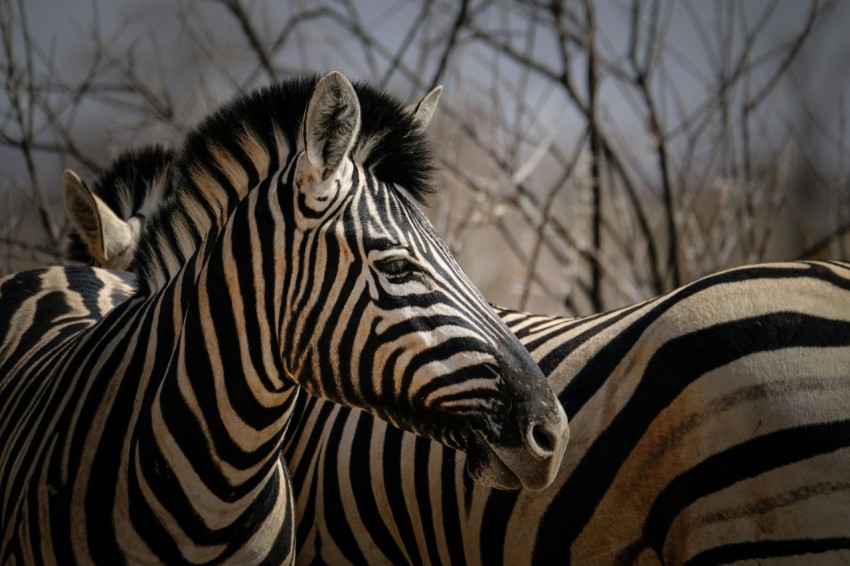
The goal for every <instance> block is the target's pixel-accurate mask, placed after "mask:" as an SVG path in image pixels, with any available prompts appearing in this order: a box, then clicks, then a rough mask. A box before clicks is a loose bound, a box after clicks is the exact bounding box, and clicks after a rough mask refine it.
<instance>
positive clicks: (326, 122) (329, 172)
mask: <svg viewBox="0 0 850 566" xmlns="http://www.w3.org/2000/svg"><path fill="white" fill-rule="evenodd" d="M359 132H360V102H359V101H358V100H357V93H356V92H354V87H353V86H351V83H350V82H349V81H348V79H347V78H345V76H344V75H343V74H342V73H339V72H337V71H334V72H332V73H329V74H327V75H325V76H324V77H322V79H321V80H319V82H318V83H317V84H316V87H315V89H314V90H313V95H312V96H311V97H310V101H309V102H308V103H307V111H306V112H305V114H304V120H303V133H304V149H305V150H306V151H305V157H306V160H307V162H308V165H310V166H311V167H312V169H313V171H312V173H313V175H310V176H311V177H318V179H317V181H318V183H319V184H323V182H324V181H327V180H328V179H329V178H332V177H333V176H334V174H335V173H336V172H337V170H338V169H339V167H340V165H341V164H342V162H343V160H344V159H345V157H346V156H347V155H348V153H349V152H350V151H351V148H352V147H353V146H354V140H355V139H357V134H358V133H359Z"/></svg>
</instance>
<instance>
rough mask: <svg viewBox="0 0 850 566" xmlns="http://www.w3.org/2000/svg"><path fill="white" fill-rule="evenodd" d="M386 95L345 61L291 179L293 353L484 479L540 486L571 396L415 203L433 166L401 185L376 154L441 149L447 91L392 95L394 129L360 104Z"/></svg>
mask: <svg viewBox="0 0 850 566" xmlns="http://www.w3.org/2000/svg"><path fill="white" fill-rule="evenodd" d="M375 96H376V93H374V92H373V91H369V90H366V89H365V88H364V87H362V85H360V88H359V89H358V90H357V91H356V90H355V89H354V87H353V86H352V85H351V83H349V81H348V80H347V79H346V78H345V77H344V76H343V75H341V74H339V73H331V74H330V75H327V76H326V77H324V78H323V79H322V80H320V81H319V82H318V83H317V84H316V86H315V89H314V91H313V94H312V96H311V98H310V100H309V102H308V105H307V108H306V112H305V116H304V119H303V121H302V124H301V129H300V136H299V138H300V139H299V142H300V144H299V147H300V149H301V151H300V152H299V153H298V154H297V155H296V156H295V158H294V159H293V161H292V162H291V166H290V168H289V169H288V171H287V172H285V174H284V175H283V176H282V177H281V181H280V185H281V186H280V187H279V188H278V191H277V195H278V199H279V204H280V213H281V215H282V216H283V218H284V225H285V226H287V227H292V228H291V253H290V254H288V255H289V257H290V258H292V259H291V260H292V261H293V262H295V263H296V264H297V268H290V269H289V270H288V276H287V279H286V280H285V281H284V282H283V283H282V286H281V288H282V293H283V295H284V296H285V301H286V302H287V303H288V304H287V305H285V307H284V309H283V312H284V313H285V314H284V315H283V319H282V324H281V334H282V340H281V343H282V344H284V345H285V346H286V349H285V350H283V351H282V352H281V354H282V357H283V359H284V361H285V364H286V367H287V368H288V370H289V372H290V373H291V374H292V375H301V376H302V378H301V379H300V380H299V382H300V384H301V385H302V386H303V387H305V388H306V389H307V390H308V391H309V392H310V393H313V394H315V395H317V396H320V397H324V398H328V399H331V400H333V401H335V402H338V403H342V404H345V405H352V406H357V407H360V408H363V409H365V410H367V411H369V412H371V413H373V414H374V415H376V416H378V417H379V418H382V419H384V420H387V421H388V422H390V423H392V424H394V425H396V426H398V427H400V428H403V429H406V430H410V431H413V432H415V433H417V434H420V435H422V436H426V437H429V438H432V439H435V440H437V441H439V442H442V443H444V444H446V445H448V446H451V447H454V448H457V449H460V450H463V451H465V452H467V454H468V459H467V469H468V472H469V473H470V475H471V476H472V477H473V479H476V480H478V481H479V482H481V483H483V484H486V485H490V486H493V487H500V488H517V487H520V486H524V487H526V488H530V489H541V488H543V487H545V486H546V485H548V484H549V483H550V482H551V480H552V479H553V478H554V476H555V473H556V471H557V469H558V465H559V463H560V459H561V457H562V455H563V452H564V448H565V446H566V443H567V439H568V436H569V432H568V426H567V420H566V415H565V413H564V411H563V409H562V407H561V404H560V403H559V402H558V400H557V398H556V397H555V396H554V395H553V393H552V391H551V390H550V389H549V386H548V384H547V382H546V380H545V378H544V376H543V375H542V373H541V372H540V369H539V368H538V367H537V365H536V364H535V363H534V361H533V360H532V359H531V357H530V356H529V354H528V352H527V351H526V350H525V348H524V347H523V346H522V345H521V344H520V343H519V341H518V340H517V339H516V337H515V336H514V335H513V334H511V333H510V331H509V330H508V329H507V327H506V326H505V325H504V324H503V323H502V322H501V320H500V319H499V318H498V317H497V316H496V315H495V314H494V312H493V310H492V309H491V308H490V306H489V305H488V304H487V302H486V301H485V300H484V298H483V297H482V296H481V295H480V293H479V292H478V291H477V289H476V288H475V287H474V286H473V285H472V283H471V282H470V281H469V279H468V278H467V277H466V275H465V274H464V273H463V271H462V270H461V268H460V267H459V266H458V264H457V263H456V261H455V259H454V258H453V257H452V254H451V253H450V251H449V249H448V248H447V246H446V245H445V244H444V243H443V242H442V240H441V239H440V238H439V236H438V235H437V234H436V232H435V230H434V228H433V227H432V226H431V224H430V222H429V221H428V220H427V218H426V217H425V215H424V214H423V213H422V212H421V211H420V210H419V208H418V207H417V206H416V203H415V202H414V201H416V200H418V199H420V198H421V197H422V195H423V191H424V190H426V189H427V184H426V183H425V175H422V176H421V177H420V178H414V179H413V180H412V181H411V180H410V176H409V175H408V178H407V185H406V186H404V185H402V184H400V183H396V182H394V176H393V175H394V172H393V170H392V167H398V165H399V164H398V163H390V164H387V163H382V162H381V158H382V151H383V149H387V148H388V147H389V146H388V145H387V144H408V145H409V146H410V147H408V148H407V149H406V150H405V149H402V150H399V148H398V147H395V152H394V153H395V155H396V156H397V155H399V154H404V152H405V151H407V152H408V153H409V157H410V158H411V159H418V160H424V161H427V160H429V159H430V156H429V154H428V152H427V150H426V149H425V148H426V146H425V142H424V134H423V132H422V129H423V128H424V126H425V124H426V123H427V122H428V120H429V119H430V116H431V113H432V112H433V110H434V106H435V105H436V102H437V98H438V97H439V90H436V91H434V92H432V93H431V94H429V95H428V96H426V97H425V98H424V99H423V100H422V102H420V103H419V104H418V105H416V106H414V107H413V108H409V109H407V110H405V109H402V108H401V107H400V106H398V108H396V107H395V106H392V105H391V108H392V109H393V110H395V111H397V112H398V114H399V116H400V118H399V119H400V120H402V121H403V122H404V123H403V124H402V125H401V127H399V126H398V125H397V124H396V127H395V132H396V133H395V135H394V134H393V133H392V131H390V130H388V129H385V128H376V127H375V124H374V121H375V117H374V116H373V115H369V116H367V117H366V118H365V119H364V116H363V115H362V114H361V102H362V100H363V99H366V104H363V107H364V108H365V109H366V111H367V112H371V113H372V114H374V112H375V106H376V105H378V102H379V103H380V105H381V106H384V107H385V106H386V105H388V104H390V102H394V101H388V100H386V99H385V98H384V97H382V98H380V99H379V100H378V101H376V100H372V99H373V98H375ZM367 105H368V106H367ZM396 106H397V104H396ZM381 112H384V113H386V112H387V110H386V108H381ZM389 114H390V115H392V112H390V113H389ZM364 122H367V126H366V127H364V126H363V124H364ZM399 132H400V134H399ZM382 147H383V149H382ZM419 170H420V171H421V170H422V169H421V164H420V169H419ZM402 177H403V176H402ZM287 239H288V238H287Z"/></svg>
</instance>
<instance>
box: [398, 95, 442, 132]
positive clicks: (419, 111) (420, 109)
mask: <svg viewBox="0 0 850 566" xmlns="http://www.w3.org/2000/svg"><path fill="white" fill-rule="evenodd" d="M442 93H443V85H438V86H436V87H434V89H433V90H432V91H431V92H429V93H428V94H426V95H425V97H424V98H423V99H422V100H420V101H419V102H417V103H415V104H408V105H407V106H406V107H405V110H407V113H408V114H412V115H413V121H414V122H415V123H416V125H417V126H419V129H421V130H424V129H425V128H426V127H428V124H429V123H430V122H431V118H432V117H433V116H434V110H436V109H437V103H438V102H439V101H440V95H441V94H442Z"/></svg>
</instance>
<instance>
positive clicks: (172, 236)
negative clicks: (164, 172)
mask: <svg viewBox="0 0 850 566" xmlns="http://www.w3.org/2000/svg"><path fill="white" fill-rule="evenodd" d="M220 142H221V140H216V139H211V140H205V141H204V142H203V143H202V142H200V141H198V140H194V143H193V144H191V145H190V148H189V150H187V151H186V153H185V154H184V155H183V157H182V159H181V160H180V161H178V162H177V164H176V165H175V169H176V172H175V174H174V176H173V179H172V183H173V185H172V188H171V191H170V193H169V196H168V197H167V199H166V200H165V201H164V202H163V203H162V205H160V206H159V207H158V208H157V209H156V211H155V212H154V214H153V215H152V216H151V217H150V219H149V220H148V222H147V223H146V225H145V229H144V231H143V233H142V235H141V237H140V239H139V244H138V248H137V250H136V254H135V258H136V259H135V263H134V265H133V267H132V270H133V271H135V272H136V273H138V274H139V277H140V279H141V282H142V285H143V287H145V288H146V289H147V290H149V291H151V292H155V291H157V290H159V289H162V288H163V287H164V286H165V285H166V284H167V283H168V282H169V281H170V280H172V279H173V278H174V277H176V275H177V273H178V272H179V271H180V270H181V269H182V267H183V266H184V265H185V264H186V263H187V261H188V260H189V259H190V258H191V257H192V256H193V255H194V254H196V253H197V251H198V249H199V248H200V247H202V245H203V243H204V242H210V241H212V240H214V239H215V238H217V237H218V235H219V233H220V231H221V230H222V229H223V226H224V225H225V224H226V222H227V221H228V219H229V218H230V217H231V215H232V213H233V212H234V210H235V209H236V207H237V206H238V205H239V203H240V202H242V200H243V199H244V198H245V197H246V196H247V195H248V194H250V193H251V192H252V191H254V190H256V189H257V188H258V187H268V186H269V185H270V184H271V183H274V182H276V181H277V180H278V178H279V177H280V174H281V171H280V168H281V167H282V166H283V165H285V164H286V163H287V162H288V161H289V158H290V151H289V146H290V143H291V142H287V141H286V140H285V139H284V137H283V136H280V135H278V136H275V138H274V141H273V142H268V140H267V142H268V145H261V144H260V142H258V141H257V140H256V139H253V138H251V137H250V136H248V135H247V134H246V135H245V137H244V139H242V140H241V141H238V142H235V143H231V144H226V145H223V144H221V143H220ZM196 146H198V147H196Z"/></svg>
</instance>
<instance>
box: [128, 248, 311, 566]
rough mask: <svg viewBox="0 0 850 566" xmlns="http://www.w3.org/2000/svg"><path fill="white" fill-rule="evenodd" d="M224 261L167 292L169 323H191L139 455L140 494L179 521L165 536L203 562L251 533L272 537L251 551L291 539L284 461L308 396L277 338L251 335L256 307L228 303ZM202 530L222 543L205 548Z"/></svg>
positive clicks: (210, 263) (215, 259)
mask: <svg viewBox="0 0 850 566" xmlns="http://www.w3.org/2000/svg"><path fill="white" fill-rule="evenodd" d="M215 251H216V250H213V252H215ZM219 256H220V254H218V255H216V254H215V253H213V254H212V255H211V256H210V257H203V256H195V258H193V260H192V261H190V262H189V264H187V266H186V268H185V269H184V270H183V271H182V272H181V273H180V274H179V275H178V277H177V278H176V279H175V280H174V281H172V284H170V285H169V286H168V287H166V289H164V290H163V292H162V296H161V297H160V301H161V303H162V304H163V305H165V304H169V303H173V305H174V307H173V309H172V311H171V312H168V311H169V309H168V308H163V309H162V310H163V312H162V318H163V320H165V321H167V322H166V324H173V320H171V318H172V317H173V316H174V315H176V316H179V317H182V323H181V325H180V329H179V332H178V333H177V335H176V336H175V337H174V340H175V343H174V346H173V347H172V348H171V351H170V352H169V355H170V357H171V361H170V362H169V364H168V369H167V371H166V372H165V376H164V377H163V378H162V380H161V382H160V383H159V386H158V388H157V389H156V393H155V395H154V396H153V399H152V402H151V405H150V409H149V412H148V418H147V419H142V420H140V423H139V427H138V429H137V434H136V438H137V441H136V443H135V446H134V447H133V449H132V453H131V458H132V460H133V461H132V462H131V470H132V473H131V477H130V482H131V488H130V492H131V493H132V492H133V490H134V488H133V486H132V484H133V483H134V480H135V484H136V485H137V486H138V487H137V489H136V491H137V492H138V493H140V494H142V496H143V497H144V499H145V503H146V504H147V505H148V506H149V507H150V508H151V509H152V510H154V511H155V510H157V509H158V508H159V507H163V508H165V509H166V510H167V511H168V514H169V515H171V516H172V517H173V518H174V524H168V523H165V524H162V525H160V526H159V527H158V528H161V529H165V530H167V531H168V532H169V534H170V535H171V536H172V537H173V539H174V542H175V543H176V545H177V547H179V548H180V549H181V554H182V555H183V556H184V557H185V556H192V557H194V558H197V559H198V560H203V561H215V560H219V559H222V558H223V557H224V556H226V555H227V552H228V551H227V549H228V548H232V547H233V545H234V544H237V543H234V542H232V541H238V540H240V539H241V538H244V536H245V533H256V535H255V536H257V537H263V536H265V537H268V540H264V541H260V540H259V539H258V542H257V544H256V545H254V544H249V545H247V546H245V547H242V549H243V550H245V551H246V552H247V551H248V550H246V549H249V548H255V549H263V548H264V549H266V550H268V549H269V548H273V547H276V546H277V545H279V544H282V542H280V541H277V540H276V539H277V538H280V539H286V540H289V539H290V538H291V537H290V535H291V533H289V532H288V530H287V529H291V517H289V509H290V506H291V495H290V491H291V490H290V487H289V479H288V476H287V473H286V470H285V469H284V467H283V464H282V462H281V461H280V458H279V454H280V445H281V443H282V441H283V436H284V432H285V429H286V426H287V424H288V422H289V419H290V414H291V411H292V405H293V404H294V402H295V400H296V398H297V395H298V391H299V389H298V387H297V386H295V385H294V384H292V383H291V382H288V381H284V380H282V379H281V377H280V372H279V364H278V363H277V362H275V361H270V360H276V359H278V358H279V356H276V354H277V352H271V351H268V348H265V349H264V347H263V346H262V345H263V344H269V343H270V342H269V340H271V337H270V336H268V333H267V332H266V331H265V330H264V329H262V328H259V329H258V328H256V327H255V328H249V327H248V326H249V325H248V323H247V322H246V320H253V319H252V318H251V317H249V316H246V312H248V311H250V310H251V309H253V308H254V303H253V301H251V300H250V297H242V299H241V300H240V298H239V297H238V296H228V293H231V292H233V290H232V289H229V288H228V285H229V282H228V281H227V279H226V278H225V277H223V273H222V272H221V271H219V268H220V267H221V266H222V261H221V258H220V257H219ZM201 260H204V261H201ZM196 265H198V268H197V275H196V269H195V266H196ZM169 297H170V298H172V299H173V300H172V301H169V300H167V299H168V298H169ZM172 313H174V314H172ZM177 313H179V314H177ZM151 516H156V517H162V516H163V514H162V513H157V512H153V513H151ZM287 517H289V519H290V520H288V519H287ZM287 525H289V526H287ZM152 530H153V529H152ZM194 532H204V533H209V532H211V533H212V535H211V536H210V537H208V539H207V540H205V541H203V543H202V542H199V541H197V540H196V539H195V538H194V537H193V536H192V533H194ZM143 538H144V537H143ZM243 542H244V541H243ZM258 552H261V551H260V550H258ZM261 555H262V554H260V555H259V556H261ZM194 558H193V559H194ZM255 558H256V556H254V557H248V556H247V555H246V560H245V561H247V562H251V561H253V560H254V559H255Z"/></svg>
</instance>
